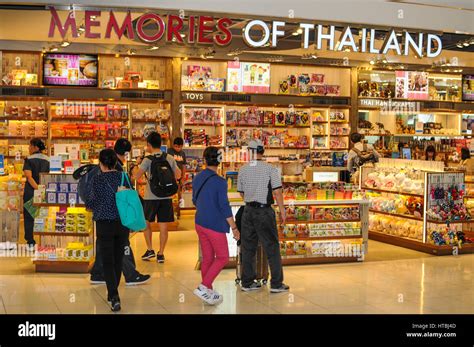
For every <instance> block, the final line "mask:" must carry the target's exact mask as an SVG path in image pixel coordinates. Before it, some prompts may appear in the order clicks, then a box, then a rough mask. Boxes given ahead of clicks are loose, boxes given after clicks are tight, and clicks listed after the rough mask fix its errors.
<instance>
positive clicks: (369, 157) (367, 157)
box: [352, 143, 379, 170]
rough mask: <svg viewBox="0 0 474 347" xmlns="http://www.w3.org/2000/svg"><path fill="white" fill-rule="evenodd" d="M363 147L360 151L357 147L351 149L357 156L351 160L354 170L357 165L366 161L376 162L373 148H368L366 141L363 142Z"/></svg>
mask: <svg viewBox="0 0 474 347" xmlns="http://www.w3.org/2000/svg"><path fill="white" fill-rule="evenodd" d="M363 146H364V147H363V149H362V151H361V150H359V149H357V148H355V147H354V148H352V150H353V151H354V152H355V153H356V154H357V157H355V158H354V159H353V160H354V161H353V164H352V167H353V169H354V170H357V169H358V168H359V167H361V166H362V165H364V164H366V163H376V162H378V161H379V160H378V158H377V156H376V155H375V154H374V151H373V150H368V148H367V143H364V144H363Z"/></svg>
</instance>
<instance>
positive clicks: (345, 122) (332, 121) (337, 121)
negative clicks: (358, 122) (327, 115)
mask: <svg viewBox="0 0 474 347" xmlns="http://www.w3.org/2000/svg"><path fill="white" fill-rule="evenodd" d="M329 123H339V124H349V123H350V122H349V121H348V120H330V121H329Z"/></svg>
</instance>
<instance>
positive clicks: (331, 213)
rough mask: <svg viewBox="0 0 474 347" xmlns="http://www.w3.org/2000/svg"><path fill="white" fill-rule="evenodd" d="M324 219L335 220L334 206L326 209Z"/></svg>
mask: <svg viewBox="0 0 474 347" xmlns="http://www.w3.org/2000/svg"><path fill="white" fill-rule="evenodd" d="M323 219H328V220H333V219H335V218H334V211H333V209H332V208H325V209H324V216H323Z"/></svg>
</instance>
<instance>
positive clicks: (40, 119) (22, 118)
mask: <svg viewBox="0 0 474 347" xmlns="http://www.w3.org/2000/svg"><path fill="white" fill-rule="evenodd" d="M2 120H17V121H21V122H25V121H31V122H39V121H43V122H47V121H48V117H34V118H31V117H30V118H28V117H15V116H6V117H0V121H2Z"/></svg>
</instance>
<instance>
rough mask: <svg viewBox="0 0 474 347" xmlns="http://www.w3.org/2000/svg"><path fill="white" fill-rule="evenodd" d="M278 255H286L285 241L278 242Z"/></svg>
mask: <svg viewBox="0 0 474 347" xmlns="http://www.w3.org/2000/svg"><path fill="white" fill-rule="evenodd" d="M280 255H281V256H285V255H286V243H285V242H280Z"/></svg>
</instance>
